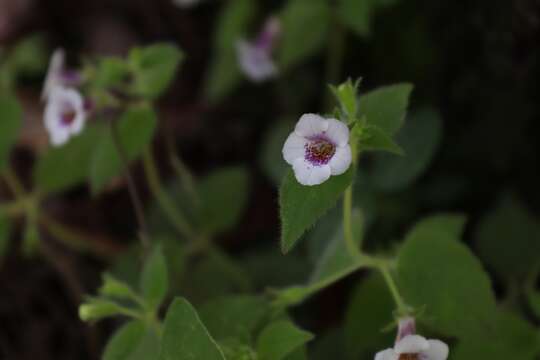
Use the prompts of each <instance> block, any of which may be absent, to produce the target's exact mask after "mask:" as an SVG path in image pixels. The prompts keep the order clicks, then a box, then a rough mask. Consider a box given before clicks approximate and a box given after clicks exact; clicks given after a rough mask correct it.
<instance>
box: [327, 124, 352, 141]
mask: <svg viewBox="0 0 540 360" xmlns="http://www.w3.org/2000/svg"><path fill="white" fill-rule="evenodd" d="M327 121H328V129H327V130H326V136H328V138H329V139H330V140H331V141H332V142H333V143H334V144H336V145H337V146H345V145H346V144H347V143H348V142H349V128H348V127H347V125H346V124H345V123H343V122H342V121H339V120H336V119H327Z"/></svg>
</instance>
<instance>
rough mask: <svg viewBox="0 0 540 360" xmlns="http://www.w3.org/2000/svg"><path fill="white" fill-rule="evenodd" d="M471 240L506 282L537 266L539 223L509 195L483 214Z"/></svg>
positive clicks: (518, 277)
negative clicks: (473, 239)
mask: <svg viewBox="0 0 540 360" xmlns="http://www.w3.org/2000/svg"><path fill="white" fill-rule="evenodd" d="M475 242H476V246H477V248H478V252H479V254H480V257H481V258H482V259H483V260H484V261H485V262H486V263H487V264H488V266H490V267H492V268H493V270H495V272H496V273H497V274H498V275H499V276H501V277H502V278H503V279H505V280H507V281H511V280H512V279H513V280H512V281H516V280H518V281H519V280H524V279H525V278H526V277H527V276H528V275H529V274H530V273H531V272H532V271H534V269H535V268H536V267H537V266H538V265H540V258H539V257H538V254H540V222H539V221H538V220H536V219H535V217H534V216H533V215H532V214H529V212H528V211H527V209H525V208H524V207H523V205H522V204H520V203H519V202H518V201H517V200H516V199H515V198H514V197H512V196H508V195H507V196H504V197H503V198H502V199H501V200H500V202H499V204H498V206H497V207H496V208H495V209H493V210H492V211H490V212H489V213H488V214H486V215H485V216H484V217H483V219H482V220H481V221H480V223H479V225H478V229H477V231H476V233H475Z"/></svg>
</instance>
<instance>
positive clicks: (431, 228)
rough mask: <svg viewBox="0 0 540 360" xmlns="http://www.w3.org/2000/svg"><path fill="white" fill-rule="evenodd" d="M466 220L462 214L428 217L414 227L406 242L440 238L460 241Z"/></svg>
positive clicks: (443, 214)
mask: <svg viewBox="0 0 540 360" xmlns="http://www.w3.org/2000/svg"><path fill="white" fill-rule="evenodd" d="M466 220H467V219H466V218H465V216H464V215H460V214H450V213H442V214H437V215H431V216H428V217H426V218H424V219H422V220H420V221H419V222H418V223H416V224H415V225H414V227H413V228H412V229H411V230H410V231H409V233H408V234H407V237H406V240H405V241H413V240H414V239H417V238H419V239H430V238H440V237H447V238H451V239H460V238H461V236H462V235H463V230H464V228H465V222H466Z"/></svg>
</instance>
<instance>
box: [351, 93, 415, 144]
mask: <svg viewBox="0 0 540 360" xmlns="http://www.w3.org/2000/svg"><path fill="white" fill-rule="evenodd" d="M412 89H413V86H412V85H411V84H397V85H390V86H383V87H380V88H378V89H375V90H373V91H370V92H368V93H366V94H364V95H362V96H360V105H359V115H358V117H359V118H362V117H363V116H365V117H366V118H367V123H368V124H369V125H374V126H377V127H378V128H380V129H381V130H383V131H384V132H385V133H386V134H387V135H388V136H392V135H394V134H395V133H396V132H397V131H398V130H399V129H400V128H401V126H402V125H403V121H404V119H405V114H406V111H407V106H408V104H409V96H410V94H411V91H412Z"/></svg>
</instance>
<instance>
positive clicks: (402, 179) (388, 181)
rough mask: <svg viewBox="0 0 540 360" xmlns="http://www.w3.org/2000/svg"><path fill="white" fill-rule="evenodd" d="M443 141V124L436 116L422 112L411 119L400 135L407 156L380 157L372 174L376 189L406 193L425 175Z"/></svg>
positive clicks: (429, 111)
mask: <svg viewBox="0 0 540 360" xmlns="http://www.w3.org/2000/svg"><path fill="white" fill-rule="evenodd" d="M368 121H369V118H368ZM441 137H442V121H441V119H440V116H439V115H438V114H437V112H435V111H433V110H423V111H419V112H417V113H415V114H413V115H411V116H410V118H409V119H408V121H407V124H405V126H404V127H403V129H401V131H400V132H399V133H398V135H397V142H398V143H399V144H400V145H401V146H402V147H403V149H404V152H405V154H406V156H403V157H395V156H390V155H386V154H379V155H377V156H376V157H375V159H374V163H373V168H372V172H371V177H372V183H373V184H374V186H375V187H376V188H377V189H379V190H382V191H398V190H403V189H405V188H406V187H407V186H408V185H409V184H411V183H412V182H413V181H414V180H416V179H417V178H418V177H419V176H420V175H421V174H422V173H423V172H424V171H425V169H426V168H427V166H428V165H429V163H430V162H431V160H432V159H433V157H434V155H435V151H436V150H437V148H438V146H439V143H440V141H441Z"/></svg>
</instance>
